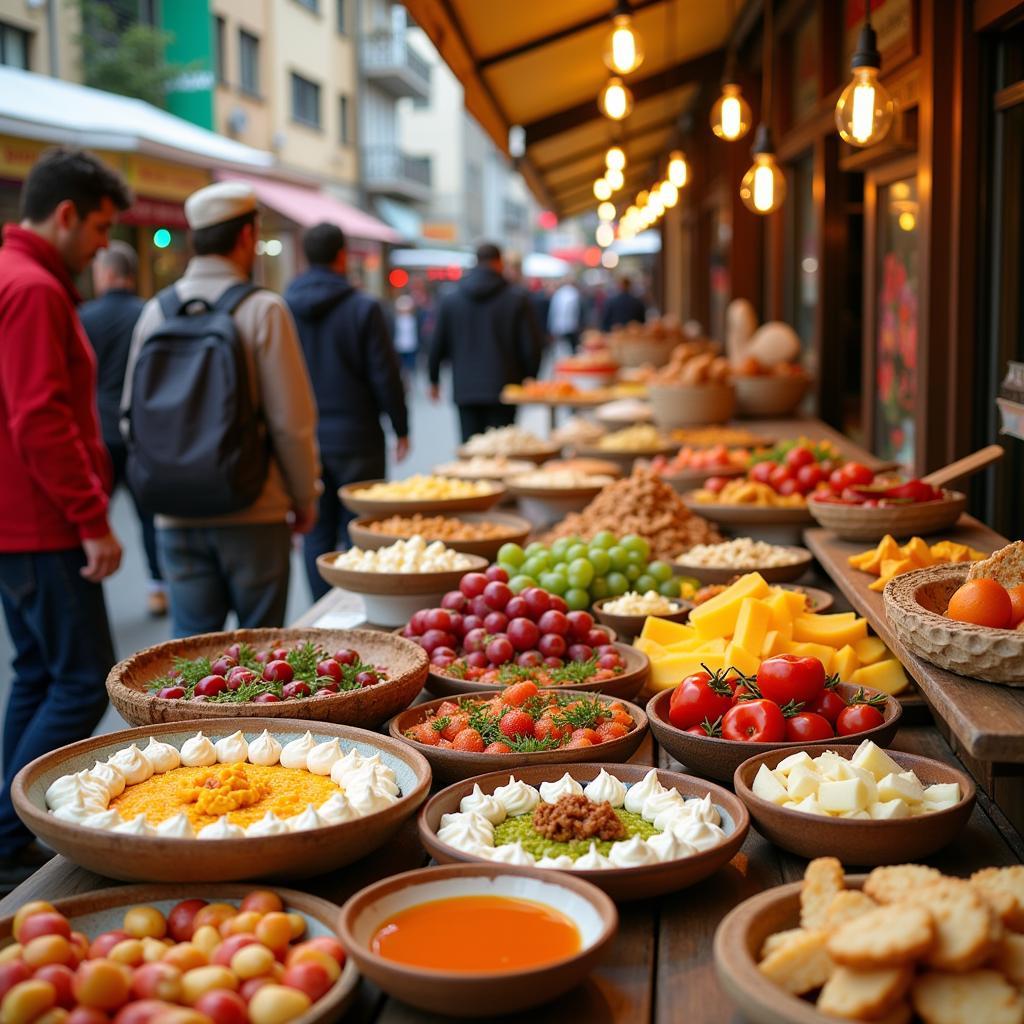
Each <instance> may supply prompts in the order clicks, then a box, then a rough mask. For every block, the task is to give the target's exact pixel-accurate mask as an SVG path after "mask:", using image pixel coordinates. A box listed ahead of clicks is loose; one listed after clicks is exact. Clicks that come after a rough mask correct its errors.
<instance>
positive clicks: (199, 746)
mask: <svg viewBox="0 0 1024 1024" xmlns="http://www.w3.org/2000/svg"><path fill="white" fill-rule="evenodd" d="M181 763H182V764H183V765H184V766H185V767H186V768H209V767H210V765H211V764H216V763H217V751H216V749H215V748H214V746H213V743H212V742H210V740H209V739H208V738H207V737H206V736H204V735H203V734H202V733H201V732H197V733H196V734H195V736H193V737H192V738H191V739H187V740H185V742H184V743H182V745H181Z"/></svg>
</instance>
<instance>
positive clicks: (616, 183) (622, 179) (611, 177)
mask: <svg viewBox="0 0 1024 1024" xmlns="http://www.w3.org/2000/svg"><path fill="white" fill-rule="evenodd" d="M604 180H605V181H607V182H608V184H609V185H611V187H612V191H613V192H618V191H619V189H620V188H622V186H623V185H625V184H626V176H625V175H624V174H623V173H622V171H618V170H615V169H614V168H612V167H609V168H608V170H607V171H605V172H604Z"/></svg>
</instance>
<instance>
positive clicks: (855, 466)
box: [839, 462, 875, 487]
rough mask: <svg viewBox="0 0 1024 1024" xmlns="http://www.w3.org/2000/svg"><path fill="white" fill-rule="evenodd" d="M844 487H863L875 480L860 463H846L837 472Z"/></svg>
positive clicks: (872, 474) (869, 471)
mask: <svg viewBox="0 0 1024 1024" xmlns="http://www.w3.org/2000/svg"><path fill="white" fill-rule="evenodd" d="M839 472H840V473H841V474H842V478H843V486H844V487H863V486H864V485H865V484H869V483H871V481H872V480H874V479H875V474H874V473H873V472H872V471H871V470H870V469H868V467H867V466H865V465H863V464H861V463H860V462H847V463H846V464H845V465H844V466H842V467H841V468H840V470H839Z"/></svg>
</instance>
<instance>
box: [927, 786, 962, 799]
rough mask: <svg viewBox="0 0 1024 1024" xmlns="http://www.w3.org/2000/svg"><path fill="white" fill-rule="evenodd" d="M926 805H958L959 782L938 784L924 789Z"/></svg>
mask: <svg viewBox="0 0 1024 1024" xmlns="http://www.w3.org/2000/svg"><path fill="white" fill-rule="evenodd" d="M924 802H925V803H926V804H950V805H952V804H958V803H959V802H960V783H959V782H936V783H934V784H933V785H931V786H925V788H924Z"/></svg>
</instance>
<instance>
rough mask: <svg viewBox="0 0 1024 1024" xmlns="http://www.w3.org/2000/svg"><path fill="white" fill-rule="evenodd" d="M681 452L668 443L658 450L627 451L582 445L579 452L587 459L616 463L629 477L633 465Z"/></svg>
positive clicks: (660, 446)
mask: <svg viewBox="0 0 1024 1024" xmlns="http://www.w3.org/2000/svg"><path fill="white" fill-rule="evenodd" d="M678 450H679V446H678V445H677V444H673V443H671V442H669V441H666V442H665V443H664V444H662V445H658V446H657V447H656V448H629V449H625V450H621V449H615V448H602V447H601V446H600V445H581V446H580V448H579V449H578V452H579V454H580V455H581V456H583V458H586V459H604V460H605V461H607V462H614V463H615V465H616V466H618V467H619V469H620V470H621V471H622V473H623V475H625V476H628V475H629V474H630V473H631V472H632V471H633V464H634V463H635V462H638V461H640V460H641V459H642V460H645V461H650V460H651V459H653V458H655V457H657V456H658V455H664V456H665V457H666V458H670V457H671V456H673V455H675V453H676V452H677V451H678Z"/></svg>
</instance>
